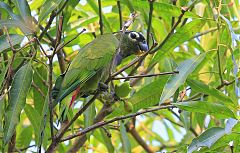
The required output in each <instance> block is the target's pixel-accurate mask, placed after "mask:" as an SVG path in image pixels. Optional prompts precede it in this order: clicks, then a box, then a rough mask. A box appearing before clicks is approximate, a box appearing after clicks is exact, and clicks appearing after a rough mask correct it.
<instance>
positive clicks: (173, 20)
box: [172, 0, 177, 27]
mask: <svg viewBox="0 0 240 153" xmlns="http://www.w3.org/2000/svg"><path fill="white" fill-rule="evenodd" d="M176 3H177V0H172V4H173V5H175V6H176ZM174 23H175V17H174V16H173V17H172V27H173V25H174Z"/></svg>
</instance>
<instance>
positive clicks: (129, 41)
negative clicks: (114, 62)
mask: <svg viewBox="0 0 240 153" xmlns="http://www.w3.org/2000/svg"><path fill="white" fill-rule="evenodd" d="M120 43H121V44H120V51H121V52H122V55H123V57H127V56H129V55H132V54H135V55H138V56H141V55H142V54H143V53H144V52H146V51H148V45H147V42H146V39H145V38H144V36H143V34H142V33H140V32H136V31H126V32H125V33H123V35H122V41H121V42H120Z"/></svg>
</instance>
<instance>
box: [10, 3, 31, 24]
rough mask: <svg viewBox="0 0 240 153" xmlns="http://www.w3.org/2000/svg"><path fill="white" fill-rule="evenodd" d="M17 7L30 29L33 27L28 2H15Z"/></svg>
mask: <svg viewBox="0 0 240 153" xmlns="http://www.w3.org/2000/svg"><path fill="white" fill-rule="evenodd" d="M13 3H14V4H15V7H16V8H17V10H18V12H19V13H20V15H21V17H22V18H23V20H24V21H25V23H26V25H28V27H32V16H31V10H30V7H29V5H28V2H27V1H26V0H13Z"/></svg>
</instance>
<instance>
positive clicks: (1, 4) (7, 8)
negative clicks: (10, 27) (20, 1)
mask: <svg viewBox="0 0 240 153" xmlns="http://www.w3.org/2000/svg"><path fill="white" fill-rule="evenodd" d="M1 9H3V10H5V11H7V12H8V14H9V15H10V16H11V18H12V19H13V20H21V18H20V17H19V16H18V15H16V14H14V13H13V11H12V8H11V7H10V6H9V5H8V4H6V3H4V2H0V10H1Z"/></svg>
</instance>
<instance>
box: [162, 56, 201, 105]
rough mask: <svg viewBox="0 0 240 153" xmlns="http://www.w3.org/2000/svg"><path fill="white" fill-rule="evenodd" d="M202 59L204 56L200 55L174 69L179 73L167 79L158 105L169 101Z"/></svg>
mask: <svg viewBox="0 0 240 153" xmlns="http://www.w3.org/2000/svg"><path fill="white" fill-rule="evenodd" d="M204 57H205V54H201V55H199V56H195V57H194V58H192V59H188V60H186V61H183V62H182V63H180V65H179V66H178V67H177V69H176V70H177V71H179V73H178V74H175V75H172V76H171V77H170V78H169V80H168V82H167V84H166V85H165V86H164V89H163V92H162V95H161V98H160V104H161V103H163V102H164V101H165V100H167V99H169V98H170V97H171V96H172V95H173V94H174V93H175V91H176V90H177V89H178V88H179V87H180V86H181V85H183V84H184V82H185V80H186V79H187V77H188V75H189V74H191V73H192V72H193V71H194V69H195V68H196V67H197V66H198V64H200V63H201V61H202V60H203V59H204Z"/></svg>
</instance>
